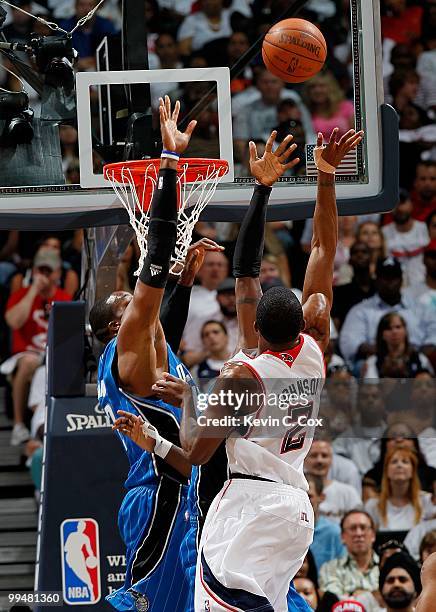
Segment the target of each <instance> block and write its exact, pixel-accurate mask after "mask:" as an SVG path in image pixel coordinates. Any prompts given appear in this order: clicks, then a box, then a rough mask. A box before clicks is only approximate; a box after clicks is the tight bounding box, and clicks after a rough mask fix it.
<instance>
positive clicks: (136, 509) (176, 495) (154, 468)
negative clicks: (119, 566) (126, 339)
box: [98, 338, 192, 612]
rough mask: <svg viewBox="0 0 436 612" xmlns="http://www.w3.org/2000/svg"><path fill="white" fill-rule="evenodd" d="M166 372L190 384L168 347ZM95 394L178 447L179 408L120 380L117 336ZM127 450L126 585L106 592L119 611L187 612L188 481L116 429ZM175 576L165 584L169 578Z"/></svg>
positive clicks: (122, 516)
mask: <svg viewBox="0 0 436 612" xmlns="http://www.w3.org/2000/svg"><path fill="white" fill-rule="evenodd" d="M168 371H169V372H170V373H171V374H172V375H173V376H177V377H179V378H183V379H184V380H187V381H188V382H190V383H191V384H192V378H191V376H190V374H189V372H188V371H187V370H186V368H185V367H184V366H183V365H182V363H181V362H180V361H179V360H178V358H177V357H176V356H175V355H174V353H173V351H172V350H171V348H170V347H169V346H168ZM98 398H99V402H100V404H101V406H102V407H103V408H104V410H105V411H106V413H107V414H109V415H110V417H111V419H113V420H115V419H116V418H117V417H118V415H117V411H118V410H125V411H126V412H130V413H132V414H135V415H141V416H142V417H143V418H145V419H147V420H148V421H149V422H150V423H151V424H152V425H154V426H155V427H156V429H157V430H158V431H159V433H160V434H161V435H162V436H163V437H164V438H166V439H167V440H169V441H170V442H172V443H174V444H177V445H179V423H180V416H181V410H180V409H179V408H176V407H174V406H171V405H170V404H167V403H166V402H163V401H161V400H159V399H158V398H154V397H146V398H144V397H137V396H135V395H132V394H130V393H127V392H126V391H124V390H123V389H121V388H120V386H119V384H118V372H117V340H116V338H114V339H113V340H112V341H111V342H109V344H108V345H107V346H106V349H105V351H104V353H103V355H102V356H101V358H100V364H99V372H98ZM117 434H118V436H119V438H120V440H121V442H122V444H123V446H124V449H125V451H126V453H127V456H128V459H129V463H130V470H129V474H128V477H127V480H126V483H125V484H126V488H127V489H128V492H127V495H126V496H125V498H124V500H123V502H122V505H121V508H120V511H119V515H118V525H119V529H120V533H121V535H122V538H123V540H124V543H125V545H126V565H127V567H126V580H125V583H124V586H123V587H122V588H120V589H118V590H117V591H114V592H113V593H111V594H110V595H108V596H107V600H108V601H109V602H110V603H111V604H112V606H113V607H114V608H116V609H117V610H120V611H125V610H136V609H138V610H139V609H144V610H145V609H146V610H149V612H185V610H186V608H187V598H188V597H189V586H190V585H189V584H188V582H187V581H186V579H185V578H184V575H183V570H182V566H181V560H180V547H181V544H182V541H183V539H184V537H185V535H186V531H187V527H188V522H187V521H186V513H187V482H188V479H187V478H185V477H184V476H182V475H181V474H180V473H179V472H177V470H175V469H173V468H172V467H171V466H170V465H169V464H168V463H166V461H164V460H163V459H161V458H160V457H156V455H154V453H148V452H147V451H144V450H142V449H141V448H140V447H139V446H137V445H136V444H135V443H134V442H132V441H131V440H130V439H129V438H128V437H127V436H124V435H123V434H121V433H120V432H117ZM169 576H172V577H174V579H173V580H172V581H170V582H171V584H170V585H169V584H168V577H169Z"/></svg>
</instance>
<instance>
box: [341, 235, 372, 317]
mask: <svg viewBox="0 0 436 612" xmlns="http://www.w3.org/2000/svg"><path fill="white" fill-rule="evenodd" d="M370 262H371V252H370V250H369V247H368V245H367V244H365V243H364V242H355V243H354V244H353V246H352V247H351V249H350V261H349V263H350V266H351V267H352V268H353V278H352V279H351V282H349V283H347V284H346V285H338V286H336V287H333V308H332V317H333V321H334V322H335V325H336V327H337V328H338V329H339V328H340V327H341V326H342V323H343V322H344V320H345V317H346V316H347V313H348V311H349V310H350V308H352V307H353V306H355V305H356V304H358V303H359V302H361V301H362V300H366V299H367V298H369V297H371V296H373V295H374V293H375V283H374V280H373V279H372V278H371V273H370V271H369V266H370Z"/></svg>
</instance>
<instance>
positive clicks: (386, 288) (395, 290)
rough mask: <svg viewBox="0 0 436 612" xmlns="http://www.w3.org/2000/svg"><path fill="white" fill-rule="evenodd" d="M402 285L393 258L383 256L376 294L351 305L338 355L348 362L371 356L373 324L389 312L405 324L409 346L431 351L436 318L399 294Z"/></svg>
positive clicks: (342, 332) (374, 333)
mask: <svg viewBox="0 0 436 612" xmlns="http://www.w3.org/2000/svg"><path fill="white" fill-rule="evenodd" d="M402 282H403V272H402V269H401V264H400V263H399V261H398V260H397V259H395V258H393V257H387V258H385V259H379V260H378V262H377V268H376V287H377V293H375V295H373V296H372V297H371V298H369V299H367V300H364V301H363V302H360V304H356V306H353V308H352V309H351V310H350V312H349V313H348V314H347V316H346V318H345V321H344V324H343V326H342V329H341V332H340V334H339V346H340V349H341V352H342V355H343V356H344V358H345V359H346V360H347V361H348V362H349V363H354V362H355V361H356V360H360V359H366V358H367V357H369V356H370V355H373V354H374V353H375V337H376V332H377V325H378V323H379V321H380V319H381V318H382V316H383V315H385V314H386V313H388V312H391V311H393V310H394V311H396V312H398V314H400V315H401V316H402V317H403V318H404V320H405V321H406V324H407V330H408V333H409V340H410V342H411V343H412V344H414V345H415V346H416V347H421V350H423V351H424V350H425V352H427V351H428V352H432V351H433V350H434V347H433V345H434V344H435V343H436V319H435V318H434V317H433V316H432V313H431V311H430V310H429V309H428V308H420V307H418V306H417V305H416V304H415V303H413V302H410V301H409V300H408V299H407V298H406V297H405V296H403V295H402V293H401V286H402ZM423 345H425V346H423Z"/></svg>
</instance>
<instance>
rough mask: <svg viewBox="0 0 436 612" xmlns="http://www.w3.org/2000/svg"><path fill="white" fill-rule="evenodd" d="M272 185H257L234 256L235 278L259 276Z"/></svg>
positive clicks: (240, 231)
mask: <svg viewBox="0 0 436 612" xmlns="http://www.w3.org/2000/svg"><path fill="white" fill-rule="evenodd" d="M271 190H272V187H266V186H265V185H256V186H255V188H254V191H253V195H252V196H251V202H250V205H249V207H248V210H247V212H246V214H245V217H244V220H243V222H242V225H241V229H240V230H239V235H238V239H237V241H236V247H235V254H234V256H233V276H234V277H235V278H244V277H250V278H257V277H258V276H259V273H260V264H261V262H262V255H263V248H264V243H265V223H266V208H267V206H268V200H269V196H270V194H271Z"/></svg>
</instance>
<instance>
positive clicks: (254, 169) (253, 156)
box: [249, 130, 300, 187]
mask: <svg viewBox="0 0 436 612" xmlns="http://www.w3.org/2000/svg"><path fill="white" fill-rule="evenodd" d="M276 136H277V132H276V130H274V131H273V132H272V133H271V135H270V137H269V138H268V140H267V143H266V146H265V152H264V154H263V155H262V157H260V158H259V157H258V156H257V149H256V145H255V143H254V142H253V141H250V143H249V148H250V171H251V174H252V176H253V177H254V178H255V179H256V180H257V181H258V182H259V183H262V185H266V186H268V187H271V186H272V185H274V183H275V182H276V180H277V179H278V178H280V177H281V176H282V175H283V174H284V173H285V172H286V170H289V169H290V168H293V167H294V166H296V165H297V164H298V162H299V161H300V158H299V157H296V158H294V159H292V160H291V161H289V158H290V156H291V155H292V154H293V153H294V151H295V149H296V148H297V145H296V144H291V143H292V140H293V138H294V137H293V136H292V135H291V134H288V136H286V138H285V139H284V140H283V142H281V143H280V145H279V146H278V147H277V149H276V150H275V151H274V152H273V150H272V149H273V145H274V142H275V139H276Z"/></svg>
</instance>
